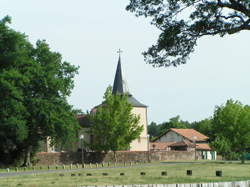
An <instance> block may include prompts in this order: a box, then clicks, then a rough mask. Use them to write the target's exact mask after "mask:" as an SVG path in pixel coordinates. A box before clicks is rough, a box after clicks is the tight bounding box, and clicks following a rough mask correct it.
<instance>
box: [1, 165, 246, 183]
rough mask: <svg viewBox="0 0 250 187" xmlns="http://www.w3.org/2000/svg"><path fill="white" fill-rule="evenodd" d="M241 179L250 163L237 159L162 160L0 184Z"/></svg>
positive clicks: (5, 179) (19, 178) (26, 177)
mask: <svg viewBox="0 0 250 187" xmlns="http://www.w3.org/2000/svg"><path fill="white" fill-rule="evenodd" d="M186 170H192V173H193V175H192V176H187V175H186ZM216 170H221V171H222V177H216V176H215V171H216ZM163 171H166V172H167V176H161V172H163ZM141 172H145V175H144V176H141V175H140V173H141ZM103 173H107V174H108V175H107V176H103ZM120 173H124V176H121V175H120ZM59 174H63V175H64V176H59ZM72 174H75V176H71V175H72ZM79 174H80V175H81V176H79ZM87 174H92V176H87ZM238 180H250V164H248V163H247V164H244V165H242V164H240V163H235V162H234V163H211V162H204V163H189V164H185V163H183V164H177V163H171V164H164V163H161V164H153V165H150V166H146V165H140V166H134V167H129V168H108V169H106V168H86V169H82V170H78V171H71V172H65V173H63V172H58V173H50V174H30V175H23V176H14V177H2V178H1V179H0V186H1V187H3V186H6V187H7V186H8V187H9V186H15V187H16V186H25V187H26V186H27V187H38V186H39V187H45V186H46V187H50V186H53V187H59V186H60V187H69V186H81V185H111V184H164V183H197V182H213V181H238Z"/></svg>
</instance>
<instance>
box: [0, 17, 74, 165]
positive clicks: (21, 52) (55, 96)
mask: <svg viewBox="0 0 250 187" xmlns="http://www.w3.org/2000/svg"><path fill="white" fill-rule="evenodd" d="M7 23H10V18H9V17H5V18H4V19H3V20H1V21H0V90H1V91H0V111H1V112H0V158H1V159H0V160H1V161H2V162H4V163H13V162H16V161H17V160H20V159H21V158H23V157H26V156H27V154H28V155H29V154H30V153H34V152H35V151H36V150H37V149H38V148H39V142H41V141H45V139H46V138H47V137H48V136H49V137H50V138H51V142H52V144H54V143H56V142H58V143H66V142H68V141H71V140H73V139H74V138H75V136H76V130H77V129H78V123H77V121H76V119H75V112H74V110H73V109H72V106H70V105H69V104H68V102H67V100H66V98H67V97H68V96H69V95H70V93H71V90H72V88H73V78H74V76H75V74H76V73H77V69H78V68H77V67H75V66H73V65H70V63H68V62H63V61H62V57H61V55H60V54H59V53H56V52H52V51H51V50H50V48H49V46H48V44H46V42H45V41H40V40H39V41H37V42H36V45H35V46H33V45H32V44H31V43H30V42H29V41H28V39H27V36H25V35H24V34H21V33H19V32H17V31H15V30H13V29H11V28H9V27H8V26H7Z"/></svg>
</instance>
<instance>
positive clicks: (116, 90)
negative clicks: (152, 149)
mask: <svg viewBox="0 0 250 187" xmlns="http://www.w3.org/2000/svg"><path fill="white" fill-rule="evenodd" d="M112 93H113V94H128V103H130V104H131V105H132V107H133V109H132V113H133V114H135V115H136V116H140V121H139V125H142V126H143V131H142V132H141V134H140V136H139V138H138V139H136V140H134V141H132V142H131V144H130V151H148V143H149V142H148V136H147V126H148V123H147V106H146V105H144V104H142V103H140V102H139V101H138V100H137V99H135V98H134V97H133V95H132V94H131V93H129V92H128V90H127V89H126V87H125V84H124V80H123V78H122V68H121V56H120V55H119V59H118V64H117V68H116V73H115V80H114V84H113V91H112Z"/></svg>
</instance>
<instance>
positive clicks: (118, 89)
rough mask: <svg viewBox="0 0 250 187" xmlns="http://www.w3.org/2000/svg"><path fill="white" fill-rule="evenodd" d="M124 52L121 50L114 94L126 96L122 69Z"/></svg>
mask: <svg viewBox="0 0 250 187" xmlns="http://www.w3.org/2000/svg"><path fill="white" fill-rule="evenodd" d="M121 52H122V51H121V50H120V49H119V51H118V53H119V59H118V64H117V68H116V73H115V80H114V84H113V91H112V94H124V88H123V79H122V67H121V54H120V53H121Z"/></svg>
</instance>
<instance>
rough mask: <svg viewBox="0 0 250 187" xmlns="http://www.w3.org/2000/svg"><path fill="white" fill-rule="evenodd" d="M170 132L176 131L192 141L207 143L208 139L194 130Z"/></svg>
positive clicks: (173, 129)
mask: <svg viewBox="0 0 250 187" xmlns="http://www.w3.org/2000/svg"><path fill="white" fill-rule="evenodd" d="M169 131H174V132H176V133H177V134H179V135H181V136H183V137H185V138H187V139H188V140H190V141H205V140H207V139H208V137H207V136H205V135H204V134H201V133H200V132H198V131H196V130H194V129H175V128H171V129H169Z"/></svg>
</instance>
